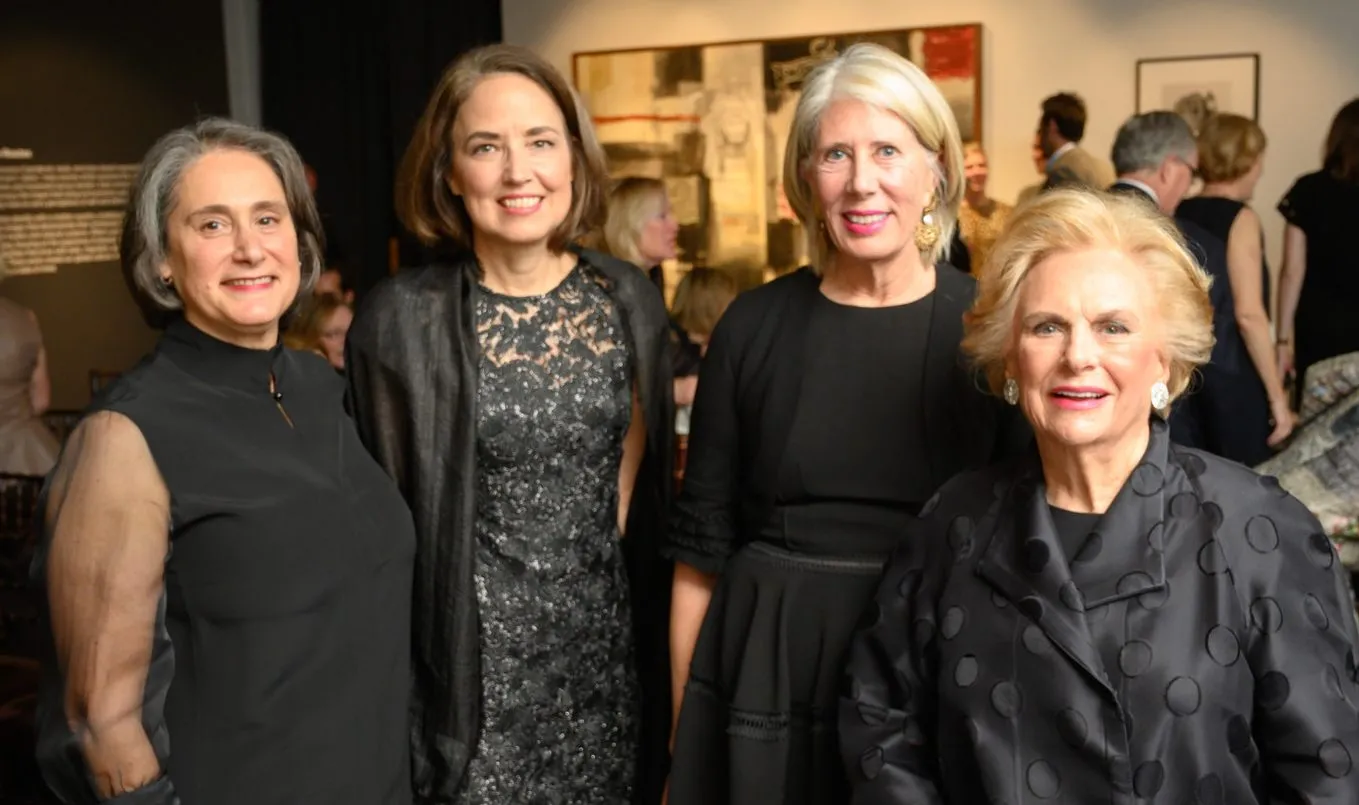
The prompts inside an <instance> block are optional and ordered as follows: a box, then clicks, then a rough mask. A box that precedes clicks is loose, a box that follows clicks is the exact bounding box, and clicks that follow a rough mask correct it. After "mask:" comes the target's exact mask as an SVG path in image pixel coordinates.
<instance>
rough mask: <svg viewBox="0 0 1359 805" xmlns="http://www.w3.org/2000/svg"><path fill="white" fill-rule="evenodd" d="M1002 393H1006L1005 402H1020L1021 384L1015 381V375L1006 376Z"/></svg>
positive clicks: (1013, 403)
mask: <svg viewBox="0 0 1359 805" xmlns="http://www.w3.org/2000/svg"><path fill="white" fill-rule="evenodd" d="M1000 393H1001V394H1002V395H1004V397H1005V402H1007V403H1009V404H1010V405H1017V404H1018V403H1019V384H1018V383H1016V382H1015V379H1014V378H1013V377H1007V378H1005V386H1004V387H1003V388H1002V389H1001V391H1000Z"/></svg>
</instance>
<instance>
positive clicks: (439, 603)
mask: <svg viewBox="0 0 1359 805" xmlns="http://www.w3.org/2000/svg"><path fill="white" fill-rule="evenodd" d="M605 181H606V176H605V169H604V154H603V149H602V148H600V146H599V142H598V140H597V139H596V137H595V133H594V129H593V128H592V127H591V123H590V117H589V115H588V114H587V113H586V112H585V110H584V108H583V106H582V104H581V103H580V102H579V100H578V99H577V97H576V95H575V94H574V92H573V91H572V90H571V85H570V84H569V83H568V82H567V80H566V79H565V78H564V77H563V76H562V75H561V73H559V72H558V71H557V70H556V68H554V67H552V66H551V65H550V64H549V63H547V62H546V61H545V60H544V59H542V58H541V57H540V56H538V55H537V54H535V53H533V52H532V51H529V50H527V49H524V48H517V47H512V46H508V45H493V46H489V47H483V48H478V49H475V50H472V51H470V52H468V53H467V54H465V55H463V56H462V57H461V58H460V59H458V60H457V61H456V62H455V63H454V64H453V65H451V66H450V67H449V69H448V70H447V71H446V72H445V73H444V75H443V77H442V78H441V79H440V81H439V83H438V85H437V86H436V88H435V89H434V92H433V94H432V95H431V97H430V99H429V103H428V105H427V107H426V109H425V112H424V115H423V116H422V117H421V119H420V121H419V122H418V124H417V126H416V131H415V136H414V138H413V140H412V141H411V145H410V148H409V150H408V151H407V153H406V157H405V160H404V162H403V165H402V169H401V176H400V180H399V182H398V193H397V209H398V211H399V213H400V215H401V218H402V221H403V222H404V223H405V224H406V226H407V228H408V229H410V230H411V231H412V232H413V233H415V234H416V235H417V236H419V237H420V238H421V239H422V240H424V241H425V242H426V243H428V244H430V245H439V246H443V247H451V248H450V251H451V252H453V253H454V257H453V259H452V260H451V262H449V263H445V264H434V265H428V266H423V267H419V268H412V269H408V270H406V271H402V272H400V273H399V274H397V275H396V276H395V277H392V278H389V279H387V280H386V281H384V282H383V283H382V284H380V285H379V286H378V287H376V288H375V289H374V290H373V291H372V292H371V293H370V294H369V296H368V298H367V299H366V300H365V302H364V304H363V307H362V308H361V309H360V311H359V315H358V317H357V318H356V319H355V321H354V326H353V328H352V329H351V330H350V334H349V354H348V360H347V361H346V365H347V366H348V372H347V374H348V377H349V381H350V387H351V394H352V404H353V410H354V414H355V419H356V420H357V421H358V423H359V428H360V432H361V433H362V434H363V437H364V441H365V442H366V444H367V445H368V448H369V449H370V450H371V451H372V452H373V453H374V454H375V455H376V456H377V457H378V460H379V461H380V462H381V463H382V464H383V466H385V467H386V468H387V471H388V472H389V473H391V474H392V475H393V476H394V477H395V478H396V479H397V480H398V483H399V484H400V485H401V489H402V491H403V492H404V493H405V495H406V498H407V500H408V501H409V502H410V505H411V507H412V508H413V510H414V511H415V514H416V529H417V534H418V542H419V551H418V554H417V560H416V562H417V564H416V592H415V616H414V618H415V624H414V633H415V641H416V643H415V656H414V665H415V671H416V691H415V692H416V697H415V701H414V704H413V715H414V723H413V725H412V730H413V733H414V735H413V739H414V751H415V759H414V764H415V786H416V793H417V796H418V797H419V798H420V799H422V800H428V801H431V802H439V803H458V805H477V804H479V803H484V804H485V805H504V803H512V802H523V803H530V802H542V803H581V805H630V803H633V802H637V803H641V805H652V803H654V802H656V801H657V800H658V799H659V797H660V787H661V784H662V781H663V778H664V760H665V751H666V743H665V742H666V738H667V736H668V726H669V718H668V716H669V713H668V710H667V708H668V705H669V696H668V689H667V687H666V685H665V682H666V678H665V670H666V666H665V663H666V662H667V656H666V653H665V623H666V617H667V614H668V610H667V608H666V606H665V605H666V604H667V603H668V602H667V600H666V598H665V593H666V591H667V590H668V585H669V579H670V576H669V573H668V569H667V567H666V565H665V563H664V562H662V560H661V559H660V554H659V552H658V549H657V541H658V539H659V532H660V528H661V518H662V517H663V516H664V513H665V511H666V509H667V507H668V504H669V499H670V495H671V489H672V488H673V482H672V473H673V468H672V464H671V452H670V451H671V446H672V443H673V434H674V424H673V419H674V413H673V405H672V403H671V396H670V384H671V379H672V378H671V374H670V361H669V340H668V338H667V328H668V322H667V318H666V313H665V305H664V303H663V302H662V301H661V296H660V294H658V293H657V292H656V289H655V288H654V287H652V286H651V284H650V283H649V282H648V281H647V278H646V276H645V275H643V274H642V273H641V272H640V271H638V270H637V269H636V267H635V266H633V265H632V264H630V263H624V262H622V261H620V260H615V259H613V258H610V257H606V256H604V255H601V254H597V253H595V252H590V251H586V250H581V249H579V248H577V247H576V246H575V245H574V244H575V243H576V241H577V240H578V238H580V237H581V236H582V235H583V234H585V233H587V232H590V231H593V230H594V229H596V228H597V227H598V226H599V225H600V224H601V223H602V219H603V213H604V201H605V197H604V193H605Z"/></svg>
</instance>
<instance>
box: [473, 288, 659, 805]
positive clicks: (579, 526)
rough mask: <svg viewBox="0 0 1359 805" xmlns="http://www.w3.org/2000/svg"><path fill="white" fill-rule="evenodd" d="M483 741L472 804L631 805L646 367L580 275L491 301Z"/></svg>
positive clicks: (480, 411)
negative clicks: (627, 475)
mask: <svg viewBox="0 0 1359 805" xmlns="http://www.w3.org/2000/svg"><path fill="white" fill-rule="evenodd" d="M476 321H477V335H478V339H479V341H480V343H481V358H480V367H479V371H478V376H477V477H478V480H477V511H476V537H477V565H476V588H477V605H478V611H479V613H480V616H481V684H482V690H483V694H482V697H483V698H482V702H483V704H482V723H483V727H482V732H481V742H480V744H479V745H478V746H477V749H476V752H475V754H474V755H473V756H472V763H471V766H470V767H469V770H468V782H467V791H466V799H465V801H466V802H467V803H469V805H473V804H474V803H475V804H477V805H483V804H484V805H501V803H509V802H525V803H539V804H540V805H595V804H597V805H627V803H628V802H629V801H630V799H631V796H632V791H633V782H634V773H635V769H634V762H635V759H636V753H637V740H638V735H637V729H638V724H637V719H638V712H637V708H638V691H637V679H636V676H637V674H636V667H635V665H634V661H633V641H632V631H631V629H629V621H630V618H631V615H630V609H629V602H628V579H627V572H626V568H625V567H624V563H623V554H622V551H621V549H620V545H619V539H620V537H619V534H618V522H617V516H618V467H619V462H620V461H621V459H622V455H623V438H624V436H625V434H626V433H627V430H628V426H629V424H630V422H631V416H632V355H631V351H630V345H629V342H628V339H627V338H626V337H625V334H624V330H623V327H622V322H621V321H620V319H619V314H618V309H617V307H616V306H615V305H614V304H613V302H612V300H610V298H609V295H608V294H607V293H605V292H604V290H603V289H602V288H601V287H600V286H599V284H598V282H597V281H596V280H595V279H593V278H592V275H591V273H590V270H589V269H588V268H586V267H584V266H581V265H577V267H576V268H575V269H574V270H573V271H572V272H571V274H570V275H569V276H567V277H566V279H565V280H563V281H562V283H561V284H560V285H559V286H558V287H557V288H556V289H555V290H553V291H552V292H551V293H549V294H545V295H542V296H533V297H512V296H504V295H501V294H496V293H493V292H491V291H489V290H487V289H485V288H483V289H482V295H481V296H480V297H479V298H478V300H477V306H476Z"/></svg>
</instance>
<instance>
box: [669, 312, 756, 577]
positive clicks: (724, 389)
mask: <svg viewBox="0 0 1359 805" xmlns="http://www.w3.org/2000/svg"><path fill="white" fill-rule="evenodd" d="M731 329H732V328H731V321H730V317H729V316H728V317H726V318H723V319H722V320H720V321H719V322H718V323H717V327H716V328H714V330H713V334H712V338H711V340H709V342H708V352H707V354H706V355H704V356H703V364H702V369H701V370H700V371H699V375H698V391H697V392H696V393H695V395H694V408H693V414H692V418H691V419H690V427H689V454H688V457H687V459H686V460H685V467H684V487H683V489H682V490H681V491H680V494H679V498H678V499H677V500H676V501H675V506H674V510H673V511H672V513H671V517H670V526H669V528H668V529H667V534H666V542H665V546H664V548H663V553H664V554H665V556H666V557H667V558H669V559H673V560H675V561H676V562H683V563H685V564H686V565H689V566H691V567H693V568H695V569H697V570H700V571H703V572H704V573H718V572H721V570H722V568H723V566H724V565H725V564H726V561H727V558H728V557H729V556H731V554H732V553H734V552H735V551H736V547H737V540H736V522H737V508H738V505H739V500H740V476H741V469H740V456H741V442H740V439H741V433H740V418H739V416H738V413H737V407H736V406H737V384H736V370H735V354H734V346H735V345H734V344H733V339H732V332H731Z"/></svg>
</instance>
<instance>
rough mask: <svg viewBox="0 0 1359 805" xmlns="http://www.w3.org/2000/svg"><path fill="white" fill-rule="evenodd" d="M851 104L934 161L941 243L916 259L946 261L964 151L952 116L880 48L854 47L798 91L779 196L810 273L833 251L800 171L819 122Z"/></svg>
mask: <svg viewBox="0 0 1359 805" xmlns="http://www.w3.org/2000/svg"><path fill="white" fill-rule="evenodd" d="M841 98H853V99H855V100H858V101H862V102H863V103H865V104H868V105H869V106H874V107H877V108H878V109H883V110H885V111H888V112H891V113H893V114H895V115H896V116H897V117H899V118H901V119H902V120H903V121H905V122H906V125H908V126H910V127H911V129H912V130H913V131H914V132H915V136H916V139H917V140H919V141H920V145H921V146H923V147H924V148H925V150H926V151H929V152H930V153H931V154H933V155H934V157H935V158H934V159H932V160H930V167H931V169H932V170H933V171H934V178H935V186H934V199H935V202H936V204H937V206H936V208H935V210H934V219H935V221H936V222H937V223H938V226H939V237H938V239H937V240H936V241H935V243H934V245H933V246H931V247H930V248H928V249H923V250H922V251H921V257H922V259H924V261H925V263H926V264H933V263H935V262H936V261H938V260H940V259H943V258H945V257H947V256H948V249H949V246H950V245H951V244H952V243H953V232H954V230H955V229H957V226H958V207H959V206H960V205H961V204H962V200H963V186H964V180H963V145H962V140H961V139H960V138H959V136H958V121H957V120H956V119H955V118H954V116H953V109H952V108H951V107H950V106H949V105H948V101H947V100H945V99H944V96H943V94H941V93H940V92H939V88H938V87H936V86H935V85H934V82H933V81H931V80H930V79H929V77H928V76H926V75H925V73H924V72H923V71H922V70H921V69H920V68H919V67H916V66H915V65H914V64H912V63H911V62H910V61H908V60H907V59H906V58H904V57H902V56H900V55H898V54H897V53H895V52H893V51H891V50H888V49H887V48H885V47H883V46H882V45H877V44H871V43H866V42H860V43H857V44H854V45H850V46H849V47H848V48H846V49H845V51H844V52H843V53H841V54H840V55H838V56H836V57H835V58H833V59H831V60H829V61H826V62H822V63H821V64H820V65H818V66H817V67H816V68H815V69H813V70H812V72H811V73H810V74H809V75H808V76H807V79H806V81H805V82H804V83H803V85H802V95H801V96H800V97H799V99H798V104H797V109H796V110H795V112H794V114H793V124H792V126H791V127H790V129H789V131H788V145H787V148H786V149H785V151H784V164H783V192H784V195H786V196H787V197H788V204H789V206H791V207H792V208H793V211H794V212H795V213H796V214H797V217H798V220H799V221H800V222H801V223H802V226H803V229H804V230H805V231H806V232H807V240H808V247H809V251H810V252H811V260H812V267H813V269H814V270H815V271H816V272H817V273H820V272H821V271H822V270H824V269H825V267H826V264H827V263H828V262H829V260H830V258H831V256H832V254H833V253H834V251H835V246H834V244H832V243H831V241H830V238H829V237H827V235H826V233H825V231H824V230H823V229H822V227H821V223H822V222H821V220H820V217H819V214H818V212H817V208H816V202H815V200H814V199H813V193H812V188H811V186H810V183H809V182H808V181H807V178H806V176H805V175H804V172H803V168H804V167H806V162H807V160H808V159H809V158H810V157H811V154H812V150H813V148H814V147H815V140H816V135H817V129H818V127H819V126H820V124H821V115H822V114H823V113H825V111H826V109H827V108H828V107H829V106H830V104H831V102H832V101H835V100H838V99H841Z"/></svg>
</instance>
